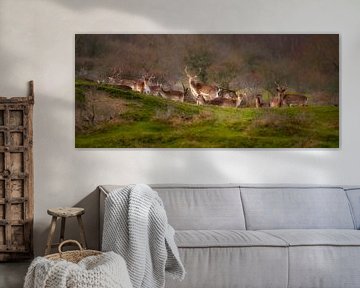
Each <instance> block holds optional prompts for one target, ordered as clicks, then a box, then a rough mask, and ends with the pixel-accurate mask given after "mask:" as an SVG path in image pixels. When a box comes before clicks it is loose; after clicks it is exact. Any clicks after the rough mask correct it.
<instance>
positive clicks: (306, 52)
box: [75, 34, 339, 104]
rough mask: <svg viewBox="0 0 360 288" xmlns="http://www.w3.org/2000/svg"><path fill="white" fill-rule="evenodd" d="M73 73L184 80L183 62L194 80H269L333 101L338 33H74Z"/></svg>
mask: <svg viewBox="0 0 360 288" xmlns="http://www.w3.org/2000/svg"><path fill="white" fill-rule="evenodd" d="M75 41H76V45H75V47H76V63H75V69H76V76H77V77H78V78H87V79H92V80H105V79H106V78H107V77H112V76H115V75H116V77H120V78H124V79H140V78H141V77H143V76H146V75H148V76H149V75H153V76H155V80H154V82H155V83H156V82H158V83H164V84H167V85H170V86H176V85H177V86H178V87H181V83H184V84H185V85H187V77H186V74H185V73H184V68H185V66H188V68H189V70H190V71H191V74H199V80H200V81H202V82H205V83H209V84H210V83H213V84H217V85H218V86H220V87H223V88H229V89H233V90H239V89H248V90H250V91H254V93H255V92H256V93H259V92H261V91H267V92H268V93H270V95H274V94H275V84H274V82H275V81H277V82H280V83H282V84H284V85H287V86H288V87H289V91H293V92H297V93H304V94H306V95H310V96H311V99H312V101H311V102H313V103H326V104H337V102H338V95H339V37H338V35H332V34H321V35H315V34H308V35H307V34H292V35H285V34H276V35H275V34H266V35H259V34H252V35H251V34H238V35H216V34H215V35H179V34H177V35H176V34H173V35H163V34H162V35H148V34H145V35H142V34H141V35H130V34H129V35H127V34H125V35H93V34H79V35H76V39H75Z"/></svg>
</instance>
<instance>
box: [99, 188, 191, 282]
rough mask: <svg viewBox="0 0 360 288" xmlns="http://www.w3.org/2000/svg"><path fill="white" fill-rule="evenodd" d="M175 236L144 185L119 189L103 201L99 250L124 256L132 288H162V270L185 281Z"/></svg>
mask: <svg viewBox="0 0 360 288" xmlns="http://www.w3.org/2000/svg"><path fill="white" fill-rule="evenodd" d="M174 233H175V231H174V229H173V228H172V227H171V226H170V225H169V224H168V222H167V217H166V212H165V209H164V207H163V203H162V201H161V199H160V197H159V196H158V194H157V192H156V191H154V190H152V189H151V188H150V187H149V186H147V185H145V184H138V185H130V186H126V187H124V188H120V189H119V190H116V191H113V192H112V193H110V194H109V196H108V197H107V198H106V200H105V215H104V230H103V240H102V250H103V251H114V252H116V253H118V254H120V255H121V256H122V257H124V259H125V261H126V263H127V267H128V271H129V274H130V279H131V282H132V285H133V287H134V288H162V287H165V271H166V272H167V273H169V274H170V275H171V276H172V277H173V278H174V279H179V280H182V279H183V278H184V276H185V270H184V267H183V265H182V263H181V260H180V257H179V251H178V248H177V246H176V244H175V241H174Z"/></svg>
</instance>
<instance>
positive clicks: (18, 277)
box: [0, 262, 30, 288]
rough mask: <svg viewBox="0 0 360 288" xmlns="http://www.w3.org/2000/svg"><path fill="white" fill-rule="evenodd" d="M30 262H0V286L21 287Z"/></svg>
mask: <svg viewBox="0 0 360 288" xmlns="http://www.w3.org/2000/svg"><path fill="white" fill-rule="evenodd" d="M29 265H30V262H16V263H0V287H4V288H5V287H6V288H21V287H23V284H24V278H25V274H26V271H27V268H28V267H29Z"/></svg>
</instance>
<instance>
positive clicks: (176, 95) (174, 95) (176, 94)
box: [160, 84, 189, 102]
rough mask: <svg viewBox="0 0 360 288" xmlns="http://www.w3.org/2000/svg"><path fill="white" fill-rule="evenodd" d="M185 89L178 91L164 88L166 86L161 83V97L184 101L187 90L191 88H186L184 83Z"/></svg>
mask: <svg viewBox="0 0 360 288" xmlns="http://www.w3.org/2000/svg"><path fill="white" fill-rule="evenodd" d="M183 89H184V91H183V92H181V91H177V90H167V91H166V90H164V88H163V87H162V84H161V85H160V95H161V97H163V98H165V99H170V100H173V101H179V102H184V98H185V95H186V93H187V91H188V90H189V88H185V86H184V85H183Z"/></svg>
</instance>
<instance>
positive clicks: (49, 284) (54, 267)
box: [24, 252, 132, 288]
mask: <svg viewBox="0 0 360 288" xmlns="http://www.w3.org/2000/svg"><path fill="white" fill-rule="evenodd" d="M54 287H56V288H75V287H76V288H88V287H97V288H132V285H131V282H130V278H129V274H128V272H127V269H126V264H125V261H124V259H123V258H122V257H121V256H120V255H117V254H115V253H113V252H109V253H103V254H102V255H97V256H89V257H86V258H84V259H82V260H81V261H80V262H79V263H77V264H75V263H71V262H68V261H65V260H60V261H54V260H49V259H47V258H44V257H37V258H35V259H34V261H33V262H32V263H31V265H30V267H29V269H28V272H27V274H26V277H25V283H24V288H54Z"/></svg>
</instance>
